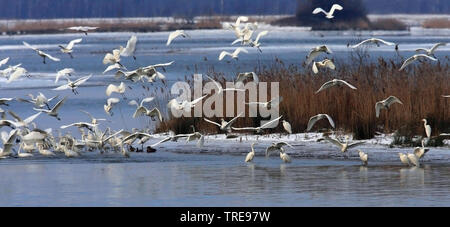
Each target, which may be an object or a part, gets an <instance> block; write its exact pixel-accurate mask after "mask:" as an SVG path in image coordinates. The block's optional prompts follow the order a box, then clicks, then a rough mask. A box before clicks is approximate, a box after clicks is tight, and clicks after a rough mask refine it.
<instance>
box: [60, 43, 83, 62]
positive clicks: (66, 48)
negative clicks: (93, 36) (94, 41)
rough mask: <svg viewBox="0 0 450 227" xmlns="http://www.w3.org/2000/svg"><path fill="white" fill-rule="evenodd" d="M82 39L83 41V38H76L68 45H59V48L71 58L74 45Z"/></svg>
mask: <svg viewBox="0 0 450 227" xmlns="http://www.w3.org/2000/svg"><path fill="white" fill-rule="evenodd" d="M81 41H83V39H74V40H72V41H70V42H69V44H68V45H67V46H63V45H59V48H61V52H62V53H64V54H68V55H69V56H70V58H73V55H72V53H73V47H74V46H75V44H78V43H81Z"/></svg>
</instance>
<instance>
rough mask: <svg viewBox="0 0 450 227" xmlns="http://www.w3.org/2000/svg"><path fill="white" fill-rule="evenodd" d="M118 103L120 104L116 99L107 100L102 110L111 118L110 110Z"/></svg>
mask: <svg viewBox="0 0 450 227" xmlns="http://www.w3.org/2000/svg"><path fill="white" fill-rule="evenodd" d="M119 102H120V99H118V98H109V99H108V100H107V101H106V105H103V108H104V110H105V112H106V113H107V114H108V115H110V116H113V115H114V113H113V112H111V110H112V108H113V107H114V106H115V105H116V104H117V103H119Z"/></svg>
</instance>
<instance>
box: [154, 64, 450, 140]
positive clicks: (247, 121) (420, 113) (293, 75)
mask: <svg viewBox="0 0 450 227" xmlns="http://www.w3.org/2000/svg"><path fill="white" fill-rule="evenodd" d="M363 57H364V56H362V55H360V56H358V57H354V58H360V59H359V61H358V59H354V62H359V63H357V64H353V65H351V64H345V63H344V64H337V69H336V71H331V70H326V71H321V72H320V73H319V74H317V75H315V74H313V73H312V72H311V70H308V69H309V66H308V69H306V70H305V69H304V68H303V67H298V66H295V65H290V66H285V65H284V63H283V62H282V61H281V60H275V62H274V63H273V64H272V65H271V66H269V67H259V68H257V69H255V71H256V72H257V73H258V75H259V77H260V80H261V81H265V82H279V86H280V96H282V97H283V102H282V103H281V104H280V115H283V119H285V120H287V121H288V122H290V123H291V125H292V130H293V132H294V133H300V132H305V130H306V128H307V124H308V121H309V119H310V117H311V116H314V115H316V114H320V113H326V114H329V115H330V116H331V117H332V118H333V119H334V120H335V122H336V129H337V130H342V131H344V132H347V133H353V135H354V137H355V138H356V139H370V138H373V137H374V135H375V133H376V132H380V133H393V132H397V134H402V136H409V137H413V136H415V135H419V136H424V134H425V132H424V128H423V122H421V119H424V118H426V119H427V120H428V122H429V124H430V125H431V127H432V128H433V135H434V136H435V135H439V133H442V132H449V131H450V119H449V116H450V115H449V114H450V99H449V98H444V97H442V95H446V94H450V84H449V79H450V74H449V67H448V62H449V58H448V57H446V58H445V59H441V61H440V62H439V63H429V62H424V63H421V64H416V65H413V66H410V67H408V68H407V69H406V70H404V71H402V72H399V70H398V69H399V67H400V61H398V60H395V61H394V60H384V59H382V58H380V59H378V60H377V61H373V62H372V63H364V62H367V61H364V60H363V59H361V58H363ZM209 74H210V75H212V76H213V77H215V78H216V79H217V80H218V81H219V82H222V83H223V84H224V82H225V76H224V75H223V74H221V73H217V72H210V73H209ZM334 78H338V79H343V80H346V81H347V82H349V83H350V84H352V85H354V86H356V87H357V88H358V89H357V90H351V89H349V88H347V87H343V88H342V89H340V88H338V87H333V88H331V89H328V90H326V91H323V92H321V93H319V94H315V92H316V91H317V90H318V89H319V88H320V86H321V85H322V84H323V83H325V82H327V81H329V80H332V79H334ZM268 91H270V88H269V89H268ZM391 95H394V96H396V97H398V98H399V99H400V100H401V101H402V102H403V105H399V104H394V105H393V106H392V108H391V109H390V110H389V111H386V110H382V111H381V114H380V117H379V118H376V116H375V103H376V102H378V101H380V100H383V99H385V98H387V97H389V96H391ZM224 103H225V102H224ZM163 108H164V107H163ZM247 109H248V108H247ZM247 116H248V115H247ZM211 120H214V121H219V120H220V119H216V118H213V119H211ZM260 120H261V118H249V117H246V118H241V119H239V120H238V121H237V122H236V124H235V125H234V126H235V127H258V126H260ZM191 125H194V126H195V128H196V129H197V130H199V131H201V132H203V133H221V132H220V131H218V130H219V129H218V127H216V126H214V125H212V124H210V123H207V122H205V121H204V120H202V119H201V118H172V119H167V121H165V122H163V123H162V124H160V125H159V127H157V130H156V131H157V132H164V131H167V130H172V131H174V132H176V133H186V132H191V130H192V129H191V128H190V126H191ZM328 127H329V124H328V123H327V122H326V121H324V122H318V124H317V125H316V126H315V127H314V130H320V129H322V128H328ZM282 132H284V131H283V128H282V126H281V124H280V125H279V126H278V127H277V128H275V129H270V130H265V131H264V133H282Z"/></svg>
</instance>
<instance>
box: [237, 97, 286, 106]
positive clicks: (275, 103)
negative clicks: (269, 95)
mask: <svg viewBox="0 0 450 227" xmlns="http://www.w3.org/2000/svg"><path fill="white" fill-rule="evenodd" d="M282 101H283V97H276V98H274V99H272V100H270V101H269V102H249V103H246V104H247V105H258V106H261V107H263V108H267V109H269V108H275V107H277V106H278V105H280V103H281V102H282Z"/></svg>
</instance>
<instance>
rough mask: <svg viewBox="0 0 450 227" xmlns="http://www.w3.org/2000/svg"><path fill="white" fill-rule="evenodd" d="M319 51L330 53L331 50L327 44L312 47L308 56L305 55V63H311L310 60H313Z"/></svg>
mask: <svg viewBox="0 0 450 227" xmlns="http://www.w3.org/2000/svg"><path fill="white" fill-rule="evenodd" d="M321 53H326V54H332V53H333V51H331V49H330V48H328V46H327V45H322V46H317V47H314V48H313V49H311V51H310V52H309V54H308V56H306V64H307V65H309V64H311V62H313V61H314V59H316V58H317V57H318V56H319V55H320V54H321Z"/></svg>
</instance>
